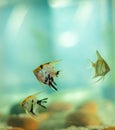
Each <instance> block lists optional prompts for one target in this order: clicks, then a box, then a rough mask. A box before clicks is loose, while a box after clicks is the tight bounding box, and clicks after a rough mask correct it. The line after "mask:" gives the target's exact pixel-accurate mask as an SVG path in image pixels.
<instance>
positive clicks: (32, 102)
mask: <svg viewBox="0 0 115 130" xmlns="http://www.w3.org/2000/svg"><path fill="white" fill-rule="evenodd" d="M40 93H41V92H38V93H35V94H32V95H30V96H28V97H26V98H25V99H24V100H23V101H22V102H21V103H20V105H21V106H22V107H23V108H24V110H25V112H26V113H27V114H28V115H30V116H31V117H32V118H34V119H37V118H38V115H39V106H41V107H43V108H45V109H46V106H44V105H43V104H44V103H47V99H48V98H43V99H37V95H38V94H40Z"/></svg>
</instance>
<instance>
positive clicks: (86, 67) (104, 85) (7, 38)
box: [0, 0, 115, 113]
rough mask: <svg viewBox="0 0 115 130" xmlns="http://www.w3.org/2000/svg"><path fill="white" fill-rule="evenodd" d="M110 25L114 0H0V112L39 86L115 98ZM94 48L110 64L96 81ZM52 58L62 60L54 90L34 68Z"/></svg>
mask: <svg viewBox="0 0 115 130" xmlns="http://www.w3.org/2000/svg"><path fill="white" fill-rule="evenodd" d="M114 30H115V1H114V0H0V113H8V112H9V108H10V107H11V106H12V104H14V103H17V102H20V101H21V100H23V99H24V98H25V97H26V96H28V95H30V94H33V93H36V92H38V91H42V90H44V91H45V92H44V95H46V94H48V95H52V94H53V95H54V97H55V96H57V97H58V98H61V96H60V94H62V93H63V96H64V95H65V97H63V99H64V98H65V99H68V100H72V101H73V100H80V99H82V98H84V99H86V98H92V97H93V98H104V99H110V100H111V101H113V102H114V99H115V96H114V93H115V69H114V66H115V50H114V48H115V43H114V40H115V37H114V36H115V31H114ZM96 50H98V51H99V52H100V54H101V55H102V57H103V58H104V59H105V60H106V61H107V63H108V64H109V66H110V68H111V71H110V72H109V73H108V74H107V75H106V76H105V78H104V80H103V81H101V82H99V83H95V82H93V81H92V80H93V79H92V77H93V75H94V71H93V68H92V67H91V62H90V60H91V61H96V60H97V57H96ZM89 59H90V60H89ZM55 60H62V61H61V62H59V63H58V64H56V65H55V67H56V68H57V70H61V72H60V75H59V77H58V78H57V79H55V80H56V83H57V88H58V92H55V91H54V90H53V89H51V88H49V87H48V86H46V85H41V84H40V83H39V81H37V79H36V77H35V76H34V74H33V72H32V71H33V69H35V68H36V67H37V66H39V65H40V64H42V63H46V62H49V61H55ZM55 93H56V95H55ZM74 93H75V95H74V97H73V94H74ZM76 93H77V94H76ZM76 96H77V97H76ZM75 97H76V98H75Z"/></svg>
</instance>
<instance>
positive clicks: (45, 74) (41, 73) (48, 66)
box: [33, 60, 60, 91]
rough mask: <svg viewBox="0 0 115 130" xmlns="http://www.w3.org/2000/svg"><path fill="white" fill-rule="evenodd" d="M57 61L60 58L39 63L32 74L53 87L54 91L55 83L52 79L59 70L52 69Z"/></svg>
mask: <svg viewBox="0 0 115 130" xmlns="http://www.w3.org/2000/svg"><path fill="white" fill-rule="evenodd" d="M59 61H60V60H57V61H53V62H48V63H44V64H41V65H40V66H38V67H37V68H36V69H34V70H33V73H34V75H35V76H36V78H37V79H38V80H39V81H40V82H42V83H44V84H47V85H48V86H49V87H51V88H53V89H55V90H56V91H57V88H56V85H57V84H56V82H55V81H54V78H55V77H57V76H58V75H59V72H60V71H59V70H55V69H54V64H56V63H57V62H59Z"/></svg>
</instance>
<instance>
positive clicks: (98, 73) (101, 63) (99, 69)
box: [92, 51, 110, 81]
mask: <svg viewBox="0 0 115 130" xmlns="http://www.w3.org/2000/svg"><path fill="white" fill-rule="evenodd" d="M96 55H97V61H96V62H92V66H93V68H94V77H93V78H97V77H100V78H99V79H98V80H97V81H99V80H101V79H103V78H104V77H105V75H106V74H107V73H108V72H109V71H110V67H109V65H108V64H107V62H106V61H105V60H104V59H103V58H102V56H101V55H100V53H99V51H96Z"/></svg>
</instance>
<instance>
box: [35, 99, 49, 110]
mask: <svg viewBox="0 0 115 130" xmlns="http://www.w3.org/2000/svg"><path fill="white" fill-rule="evenodd" d="M47 99H48V98H44V99H41V100H38V101H37V104H39V105H40V106H41V107H43V108H45V109H46V107H45V106H44V105H43V104H42V103H47Z"/></svg>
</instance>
